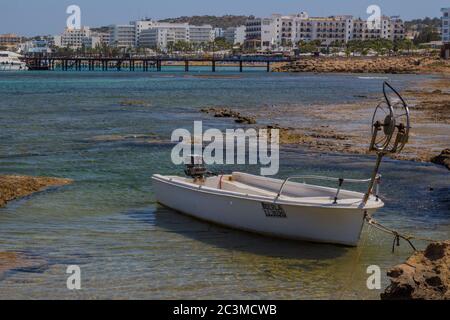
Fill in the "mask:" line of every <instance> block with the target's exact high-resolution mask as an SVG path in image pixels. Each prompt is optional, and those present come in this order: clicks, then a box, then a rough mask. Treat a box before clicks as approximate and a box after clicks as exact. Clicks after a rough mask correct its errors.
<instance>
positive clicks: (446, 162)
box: [431, 149, 450, 170]
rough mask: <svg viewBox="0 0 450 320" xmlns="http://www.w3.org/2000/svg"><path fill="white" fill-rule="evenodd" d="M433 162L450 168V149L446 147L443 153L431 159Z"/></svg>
mask: <svg viewBox="0 0 450 320" xmlns="http://www.w3.org/2000/svg"><path fill="white" fill-rule="evenodd" d="M431 162H433V163H436V164H440V165H443V166H445V167H447V169H449V170H450V149H445V150H443V151H442V153H441V154H440V155H438V156H436V157H434V158H432V159H431Z"/></svg>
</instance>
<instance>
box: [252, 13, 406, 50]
mask: <svg viewBox="0 0 450 320" xmlns="http://www.w3.org/2000/svg"><path fill="white" fill-rule="evenodd" d="M246 32H247V36H246V46H247V47H254V48H259V49H263V50H264V49H268V48H270V47H276V48H286V47H288V48H289V47H293V46H295V45H296V44H297V43H298V42H299V41H306V42H309V41H313V40H319V41H320V42H321V43H322V44H323V45H330V44H331V43H335V42H341V43H346V42H348V41H350V40H370V39H388V40H391V41H395V40H400V39H404V38H405V27H404V24H403V21H402V20H401V19H400V18H399V17H382V19H381V25H380V28H377V29H375V28H371V26H369V25H368V22H367V21H365V20H361V19H355V18H354V17H353V16H350V15H342V16H331V17H309V16H308V14H307V13H306V12H301V13H299V14H296V15H289V16H282V15H279V14H274V15H272V16H271V17H270V18H253V17H252V18H250V19H249V20H248V21H247V23H246Z"/></svg>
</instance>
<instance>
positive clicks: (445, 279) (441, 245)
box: [381, 241, 450, 300]
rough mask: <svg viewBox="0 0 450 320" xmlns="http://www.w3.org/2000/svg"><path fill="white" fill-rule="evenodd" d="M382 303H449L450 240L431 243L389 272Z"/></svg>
mask: <svg viewBox="0 0 450 320" xmlns="http://www.w3.org/2000/svg"><path fill="white" fill-rule="evenodd" d="M388 276H389V277H390V278H391V285H390V286H389V287H388V288H387V289H386V291H385V293H383V294H382V295H381V299H383V300H411V299H412V300H450V241H445V242H437V243H432V244H430V245H429V246H428V247H427V248H426V250H425V251H423V252H416V253H415V254H414V255H412V256H411V257H410V258H409V259H408V260H407V261H406V262H405V263H403V264H401V265H399V266H396V267H394V268H393V269H391V270H390V271H389V272H388Z"/></svg>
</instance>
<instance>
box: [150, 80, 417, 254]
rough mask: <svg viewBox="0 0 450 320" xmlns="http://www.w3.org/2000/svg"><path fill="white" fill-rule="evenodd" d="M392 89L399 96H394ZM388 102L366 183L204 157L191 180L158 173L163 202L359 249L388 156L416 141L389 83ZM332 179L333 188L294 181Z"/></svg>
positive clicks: (243, 226) (208, 217) (379, 111)
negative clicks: (227, 167)
mask: <svg viewBox="0 0 450 320" xmlns="http://www.w3.org/2000/svg"><path fill="white" fill-rule="evenodd" d="M388 88H389V89H391V90H392V92H394V94H395V95H396V98H394V99H392V98H390V97H389V96H388V94H387V89H388ZM383 92H384V96H385V99H386V102H382V103H380V104H379V105H378V106H377V108H376V109H375V113H374V115H373V118H372V140H371V143H370V149H369V150H370V151H371V152H374V153H376V154H377V161H376V165H375V169H374V171H373V174H372V177H371V178H370V179H366V180H355V179H344V178H329V177H320V176H293V177H289V178H287V179H285V180H278V179H272V178H267V177H262V176H255V175H250V174H246V173H241V172H235V173H233V174H231V175H215V176H214V175H213V174H211V173H209V172H208V171H207V170H206V168H205V166H204V163H203V159H202V158H201V157H198V156H191V157H190V159H189V161H187V163H186V170H185V173H186V175H187V177H177V176H162V175H159V174H156V175H154V176H153V178H152V180H153V186H154V190H155V194H156V199H157V201H158V202H159V203H160V204H162V205H164V206H166V207H169V208H171V209H174V210H176V211H179V212H181V213H184V214H187V215H189V216H192V217H195V218H198V219H201V220H205V221H209V222H212V223H216V224H219V225H223V226H226V227H231V228H235V229H240V230H244V231H250V232H254V233H258V234H262V235H268V236H274V237H280V238H286V239H294V240H306V241H312V242H320V243H332V244H340V245H346V246H357V245H358V242H359V239H360V235H361V231H362V228H363V225H364V222H365V221H369V220H370V218H371V217H372V215H373V214H374V213H375V212H376V211H377V210H379V209H380V208H382V207H383V206H384V203H383V201H381V199H380V198H379V182H380V178H381V176H380V175H379V169H380V164H381V160H382V158H383V156H385V155H386V154H392V153H397V152H400V151H401V150H402V149H403V147H404V146H405V144H406V143H407V142H408V136H409V129H410V122H409V109H408V106H407V104H406V102H405V101H404V100H403V98H402V97H401V96H400V95H399V94H398V93H397V91H395V90H394V89H393V88H392V87H391V86H390V85H389V84H388V83H386V82H385V84H384V86H383ZM294 179H296V180H304V181H305V180H310V179H315V180H332V181H336V182H337V183H338V187H337V188H336V189H334V188H328V187H323V186H317V185H310V184H306V183H298V182H292V180H294ZM360 182H363V183H368V189H367V192H366V193H365V194H363V193H359V192H353V191H347V190H343V189H342V187H343V186H344V184H347V183H360Z"/></svg>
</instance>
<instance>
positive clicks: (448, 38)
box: [441, 8, 450, 43]
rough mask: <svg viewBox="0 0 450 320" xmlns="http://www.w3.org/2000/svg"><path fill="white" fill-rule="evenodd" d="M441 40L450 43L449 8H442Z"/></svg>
mask: <svg viewBox="0 0 450 320" xmlns="http://www.w3.org/2000/svg"><path fill="white" fill-rule="evenodd" d="M441 12H442V42H444V43H450V8H442V9H441Z"/></svg>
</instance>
